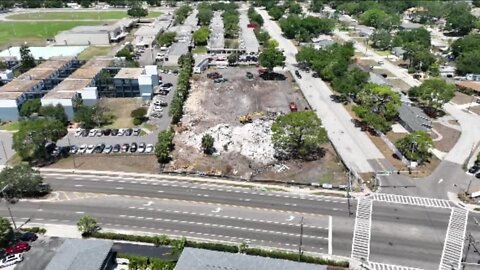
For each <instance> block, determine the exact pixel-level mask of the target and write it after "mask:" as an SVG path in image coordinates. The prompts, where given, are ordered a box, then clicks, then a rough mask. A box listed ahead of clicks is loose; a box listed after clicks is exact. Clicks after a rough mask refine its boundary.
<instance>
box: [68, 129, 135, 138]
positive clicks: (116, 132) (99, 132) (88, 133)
mask: <svg viewBox="0 0 480 270" xmlns="http://www.w3.org/2000/svg"><path fill="white" fill-rule="evenodd" d="M141 131H142V130H141V129H139V128H120V129H117V128H113V129H110V128H107V129H96V128H95V129H82V128H79V129H77V130H76V131H75V137H103V136H139V135H140V132H141Z"/></svg>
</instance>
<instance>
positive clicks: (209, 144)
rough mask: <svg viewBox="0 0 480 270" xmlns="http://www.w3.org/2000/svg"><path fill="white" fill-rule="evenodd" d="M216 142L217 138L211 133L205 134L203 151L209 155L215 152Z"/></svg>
mask: <svg viewBox="0 0 480 270" xmlns="http://www.w3.org/2000/svg"><path fill="white" fill-rule="evenodd" d="M214 143H215V139H214V138H213V137H212V135H210V134H205V135H203V137H202V149H203V152H204V153H205V154H207V155H211V154H212V153H213V152H215V147H213V144H214Z"/></svg>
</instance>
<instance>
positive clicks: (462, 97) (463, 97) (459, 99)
mask: <svg viewBox="0 0 480 270" xmlns="http://www.w3.org/2000/svg"><path fill="white" fill-rule="evenodd" d="M472 100H473V99H472V96H469V95H467V94H464V93H462V92H458V91H457V92H455V96H454V97H453V98H452V102H453V103H456V104H459V105H462V104H467V103H470V102H472Z"/></svg>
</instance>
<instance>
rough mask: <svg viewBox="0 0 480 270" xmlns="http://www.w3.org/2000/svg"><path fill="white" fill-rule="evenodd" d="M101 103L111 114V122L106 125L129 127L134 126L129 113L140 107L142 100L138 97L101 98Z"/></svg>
mask: <svg viewBox="0 0 480 270" xmlns="http://www.w3.org/2000/svg"><path fill="white" fill-rule="evenodd" d="M102 104H104V105H105V107H106V108H108V111H109V114H111V115H113V122H112V123H111V124H110V125H108V126H107V127H109V128H130V127H134V125H133V122H132V121H133V119H132V117H130V113H131V112H132V111H133V110H135V109H137V108H139V107H141V106H142V101H141V99H140V98H102Z"/></svg>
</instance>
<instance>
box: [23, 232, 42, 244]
mask: <svg viewBox="0 0 480 270" xmlns="http://www.w3.org/2000/svg"><path fill="white" fill-rule="evenodd" d="M37 239H38V236H37V235H36V234H35V233H32V232H26V233H24V234H22V236H20V240H22V241H26V242H33V241H35V240H37Z"/></svg>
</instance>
